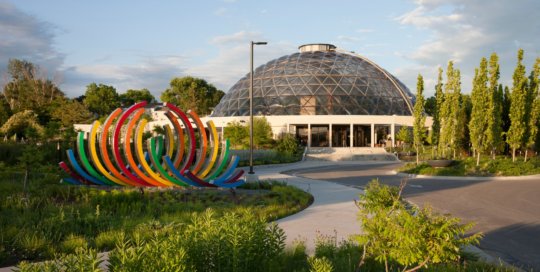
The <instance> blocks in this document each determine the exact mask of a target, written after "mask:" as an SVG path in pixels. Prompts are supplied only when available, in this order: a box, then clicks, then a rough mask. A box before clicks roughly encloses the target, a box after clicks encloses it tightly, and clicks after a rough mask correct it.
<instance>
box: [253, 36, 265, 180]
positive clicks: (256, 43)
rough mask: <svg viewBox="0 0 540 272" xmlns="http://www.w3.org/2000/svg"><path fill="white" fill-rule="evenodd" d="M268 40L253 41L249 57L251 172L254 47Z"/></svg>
mask: <svg viewBox="0 0 540 272" xmlns="http://www.w3.org/2000/svg"><path fill="white" fill-rule="evenodd" d="M265 44H267V42H254V41H251V47H250V58H249V71H250V72H249V77H250V79H249V82H250V83H249V174H255V172H254V171H253V47H254V45H265Z"/></svg>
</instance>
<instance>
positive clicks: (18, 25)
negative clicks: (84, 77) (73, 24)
mask: <svg viewBox="0 0 540 272" xmlns="http://www.w3.org/2000/svg"><path fill="white" fill-rule="evenodd" d="M55 30H56V28H55V26H53V25H51V24H49V23H47V22H42V21H40V20H38V19H37V18H35V17H34V16H31V15H29V14H26V13H24V12H22V11H20V10H19V9H17V8H16V7H14V6H13V5H11V4H9V3H7V2H0V37H1V38H0V75H3V76H1V77H0V87H2V84H5V83H6V82H5V80H4V78H5V79H6V80H7V76H6V71H7V69H6V67H7V63H8V61H9V59H13V58H17V59H24V60H27V61H30V62H32V63H34V64H36V65H39V66H40V67H41V68H42V70H43V71H44V72H46V73H47V75H46V76H49V77H52V76H53V75H54V74H55V73H56V72H57V70H58V68H59V67H60V66H61V65H62V63H63V61H64V55H63V54H61V53H59V52H58V51H57V50H56V49H55V48H54V46H53V44H54V37H55V33H54V32H55Z"/></svg>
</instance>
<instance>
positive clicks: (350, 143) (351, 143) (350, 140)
mask: <svg viewBox="0 0 540 272" xmlns="http://www.w3.org/2000/svg"><path fill="white" fill-rule="evenodd" d="M352 147H353V124H352V123H351V125H350V130H349V148H352Z"/></svg>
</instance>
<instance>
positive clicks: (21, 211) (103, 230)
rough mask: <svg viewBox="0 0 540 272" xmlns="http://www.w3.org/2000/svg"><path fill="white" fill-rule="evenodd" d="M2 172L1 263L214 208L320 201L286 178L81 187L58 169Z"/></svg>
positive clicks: (144, 231)
mask: <svg viewBox="0 0 540 272" xmlns="http://www.w3.org/2000/svg"><path fill="white" fill-rule="evenodd" d="M43 171H50V170H43ZM0 172H2V173H8V172H9V171H8V169H2V171H0ZM0 176H1V177H2V179H1V180H0V242H1V244H0V267H3V266H9V265H14V264H16V263H18V262H19V261H22V260H31V261H35V260H46V259H50V258H53V257H54V256H55V254H59V253H71V252H74V251H75V249H76V248H78V247H88V248H91V249H95V250H97V251H106V250H110V249H111V248H113V247H114V246H115V244H116V242H118V239H119V237H121V235H126V237H128V238H132V237H136V236H137V235H139V236H148V235H152V231H153V230H155V229H159V228H162V227H163V226H168V225H171V224H173V225H174V224H180V225H181V224H184V223H187V222H188V221H190V220H191V219H192V216H193V214H199V213H202V212H205V211H206V210H207V209H209V208H211V209H212V210H213V212H214V213H215V214H216V215H217V216H221V215H223V214H225V213H228V212H235V211H236V212H238V211H243V210H245V209H246V208H252V209H251V212H250V213H252V214H253V215H254V216H255V217H257V218H262V220H264V221H265V222H270V221H273V220H276V219H279V218H282V217H285V216H287V215H290V214H293V213H296V212H298V211H300V210H302V209H304V208H306V207H307V206H309V204H310V203H311V202H312V196H311V195H309V194H308V193H305V192H303V191H301V190H299V189H297V188H295V187H292V186H288V185H286V184H284V183H278V182H272V183H268V182H264V183H261V184H258V183H257V184H247V185H245V186H243V187H241V188H239V189H237V190H236V191H234V193H233V192H232V191H229V190H216V189H188V190H181V189H157V188H145V189H144V190H141V189H137V188H110V187H109V188H98V187H82V186H81V187H77V186H68V185H63V184H58V180H59V179H60V176H59V175H58V174H55V171H51V174H48V175H46V176H42V177H40V178H36V179H34V180H32V179H31V180H30V182H29V185H28V187H27V189H26V190H25V189H24V188H23V182H22V180H14V179H13V177H14V175H13V174H10V175H0Z"/></svg>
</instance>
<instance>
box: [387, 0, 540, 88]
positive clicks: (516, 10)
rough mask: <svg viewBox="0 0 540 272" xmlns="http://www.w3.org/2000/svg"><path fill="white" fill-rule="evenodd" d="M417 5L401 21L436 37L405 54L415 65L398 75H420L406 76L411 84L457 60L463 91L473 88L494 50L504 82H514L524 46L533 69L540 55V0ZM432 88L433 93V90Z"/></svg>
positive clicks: (421, 0) (428, 0)
mask: <svg viewBox="0 0 540 272" xmlns="http://www.w3.org/2000/svg"><path fill="white" fill-rule="evenodd" d="M415 3H416V5H417V7H416V8H415V9H413V10H411V11H410V12H408V13H405V14H403V15H401V16H399V17H397V18H396V20H397V21H398V22H400V23H401V24H403V25H412V26H415V27H417V28H419V29H425V30H428V31H430V33H431V37H430V39H429V40H427V41H425V42H423V43H422V44H421V46H419V47H418V48H417V49H416V50H415V51H413V52H401V53H402V54H403V55H406V56H407V58H409V59H410V60H412V61H413V62H414V63H415V64H414V65H412V66H411V67H406V68H404V69H401V70H399V71H398V72H396V75H397V76H400V77H403V78H411V79H412V78H414V81H408V80H404V81H408V82H406V83H407V85H409V86H416V84H415V78H416V75H417V72H419V71H424V72H427V73H429V69H433V68H434V67H437V66H442V67H443V68H445V67H446V63H447V62H448V61H449V60H454V61H455V63H456V66H457V68H459V69H460V70H461V74H462V75H463V78H462V84H463V90H464V91H465V92H468V91H470V88H471V80H472V76H473V75H474V68H475V67H476V66H478V64H479V63H480V59H481V58H482V57H489V55H490V54H491V53H492V52H497V54H498V55H499V58H500V65H501V82H502V83H503V84H511V77H512V71H513V69H514V67H515V62H516V52H517V49H518V48H520V47H521V48H523V49H524V50H525V54H526V64H527V67H528V69H529V70H530V67H531V65H532V62H533V61H534V59H535V58H536V57H538V56H540V20H538V19H537V18H538V14H537V13H538V10H540V1H537V0H520V1H517V2H516V1H490V2H489V3H486V2H485V1H482V0H450V1H443V0H418V1H416V2H415ZM435 69H436V68H435ZM433 73H436V70H435V71H434V72H433ZM433 73H431V74H433ZM435 76H436V75H435ZM424 78H428V77H427V76H426V75H425V76H424ZM426 86H427V91H428V92H430V91H431V89H432V88H433V85H428V84H426Z"/></svg>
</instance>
